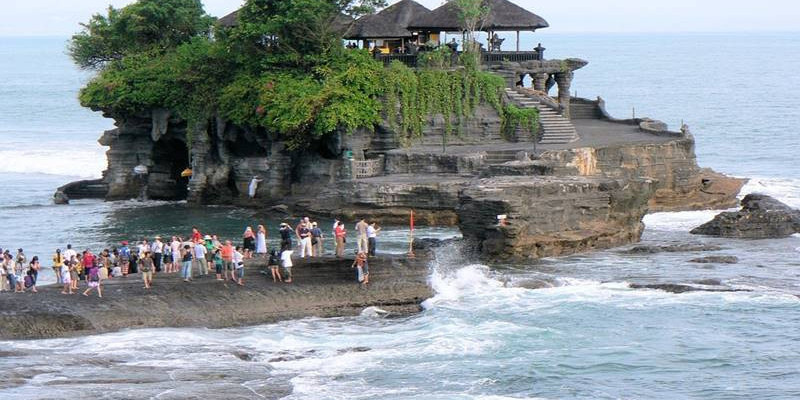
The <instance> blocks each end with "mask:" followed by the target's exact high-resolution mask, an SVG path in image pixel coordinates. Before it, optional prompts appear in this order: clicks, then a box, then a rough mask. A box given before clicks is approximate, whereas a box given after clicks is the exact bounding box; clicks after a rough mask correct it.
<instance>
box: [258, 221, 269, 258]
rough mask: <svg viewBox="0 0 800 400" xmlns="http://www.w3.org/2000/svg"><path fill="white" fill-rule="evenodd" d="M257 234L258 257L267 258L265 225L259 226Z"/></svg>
mask: <svg viewBox="0 0 800 400" xmlns="http://www.w3.org/2000/svg"><path fill="white" fill-rule="evenodd" d="M257 230H258V232H256V255H258V256H259V257H262V258H263V257H266V256H267V229H266V228H264V225H259V226H258V228H257Z"/></svg>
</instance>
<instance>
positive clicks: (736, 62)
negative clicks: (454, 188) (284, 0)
mask: <svg viewBox="0 0 800 400" xmlns="http://www.w3.org/2000/svg"><path fill="white" fill-rule="evenodd" d="M66 40H67V38H0V77H1V78H2V80H0V143H2V146H0V247H2V248H10V249H17V248H20V247H21V248H24V249H25V251H26V253H27V254H28V257H31V256H33V255H39V256H40V257H41V258H42V259H44V260H45V262H44V265H45V266H49V261H48V260H49V258H50V257H51V256H52V253H53V251H54V250H55V249H56V248H63V247H64V246H65V245H66V244H67V243H71V244H73V246H74V247H76V248H78V249H83V248H92V249H101V248H104V247H110V246H113V245H114V244H116V243H118V242H119V241H120V240H123V239H129V240H135V239H138V238H140V237H152V236H154V235H156V234H161V235H165V234H172V233H175V232H180V233H188V231H189V229H190V227H191V226H192V225H198V226H200V227H201V228H203V230H204V231H215V232H217V233H219V234H220V235H222V236H224V237H238V236H239V235H241V232H242V231H243V229H244V227H245V226H247V225H256V224H259V223H268V224H269V225H270V226H271V227H272V229H274V228H275V225H276V222H278V221H271V220H268V219H266V218H265V217H264V216H260V215H258V214H257V213H254V212H253V211H251V210H243V209H237V208H231V207H193V206H190V205H187V204H185V203H180V202H179V203H167V202H137V201H122V202H110V203H106V202H101V201H93V200H82V201H76V202H73V204H71V205H69V206H56V205H54V204H52V199H51V197H52V194H53V192H54V191H55V189H56V188H57V187H58V186H60V185H62V184H65V183H67V182H70V181H72V180H76V179H82V178H94V177H99V176H100V174H101V172H102V170H103V169H104V168H105V166H106V161H105V157H104V151H105V149H104V148H103V147H101V146H100V145H99V144H98V143H97V139H98V138H99V136H100V135H101V134H102V131H103V130H106V129H110V128H112V127H113V121H110V120H107V119H104V118H103V117H102V116H101V115H100V114H98V113H93V112H91V111H90V110H86V109H83V108H81V107H80V105H79V104H78V101H77V99H76V98H77V92H78V90H79V88H80V87H81V86H82V85H83V84H84V83H85V82H86V81H87V80H88V79H89V78H90V77H91V74H90V73H87V72H83V71H79V70H77V69H76V68H75V67H73V66H72V64H71V63H70V61H69V59H68V57H67V56H66V54H65V44H66ZM538 42H542V45H543V46H544V47H546V48H547V51H546V53H545V54H546V56H547V57H548V58H564V57H578V58H583V59H586V60H588V61H589V62H590V64H589V65H588V66H587V67H586V68H584V69H582V70H579V71H577V73H576V76H575V80H574V83H573V90H574V91H576V92H577V94H578V95H579V96H581V97H588V98H594V97H596V96H602V97H603V98H604V99H605V100H606V102H607V105H608V108H609V110H610V111H611V113H612V114H613V115H615V116H617V117H620V118H625V117H629V116H631V115H633V114H634V113H635V115H636V116H649V117H652V118H656V119H660V120H663V121H665V122H667V123H669V124H670V125H671V126H672V127H673V128H677V127H679V126H680V123H681V122H686V123H687V124H688V125H689V126H690V128H691V130H692V133H693V134H694V136H695V138H696V140H697V156H698V161H699V163H700V165H701V166H704V167H711V168H714V169H715V170H717V171H719V172H723V173H727V174H730V175H734V176H741V177H748V178H750V182H749V183H748V184H747V185H746V187H745V189H744V191H743V194H746V193H750V192H762V193H767V194H770V195H772V196H775V197H777V198H778V199H780V200H782V201H784V202H786V203H787V204H789V205H792V206H794V207H800V175H799V174H798V172H797V171H798V170H797V169H796V168H797V167H796V166H795V164H794V163H795V162H796V161H795V160H796V156H797V154H798V153H800V140H798V138H797V127H798V126H800V107H798V105H800V92H798V90H797V89H798V88H800V74H797V73H796V67H797V65H800V35H798V34H796V33H781V34H768V33H763V34H575V35H559V34H547V33H543V34H538V33H537V34H536V35H535V36H533V37H530V38H526V41H524V42H523V47H524V48H528V47H533V46H535V43H538ZM717 212H718V211H697V212H680V213H658V214H651V215H648V216H647V217H646V218H645V224H646V226H647V227H646V230H645V233H644V237H643V240H642V244H644V245H654V246H661V245H673V244H678V245H680V244H687V243H693V244H709V245H718V246H720V247H721V248H722V250H719V251H714V252H702V253H701V252H682V253H681V252H679V253H669V252H662V253H654V254H630V253H627V252H625V251H624V249H612V250H606V251H598V252H593V253H588V254H583V255H577V256H572V257H565V258H552V259H544V260H540V261H537V262H531V263H529V264H528V265H484V264H481V263H480V262H478V261H477V260H473V259H469V258H467V257H464V256H463V255H461V254H462V252H460V251H459V250H460V249H459V248H458V247H455V245H454V246H450V247H446V248H444V249H441V250H439V251H438V253H437V257H436V261H435V262H433V263H432V265H431V275H430V282H431V284H432V286H433V288H434V290H435V295H434V297H433V298H431V299H428V300H427V301H426V302H425V303H424V309H425V310H424V312H422V313H420V314H419V315H415V316H411V317H403V318H376V317H374V316H372V314H371V313H369V312H365V313H364V314H363V315H362V316H359V317H350V318H332V319H315V318H309V319H303V320H298V321H286V322H282V323H277V324H269V325H261V326H254V327H243V328H236V329H222V330H209V329H144V330H128V331H122V332H117V333H111V334H104V335H92V336H85V337H77V338H69V339H53V340H29V341H4V342H0V398H2V399H52V398H74V399H83V398H86V399H90V398H91V399H93V398H113V399H117V398H159V399H170V398H174V399H180V398H192V397H202V398H220V399H222V398H276V397H278V398H286V399H492V400H499V399H523V398H526V399H528V398H535V399H693V398H702V399H731V398H748V399H796V398H798V397H800V374H798V369H797V366H798V362H797V360H798V358H799V357H800V329H798V328H800V298H798V295H800V237H798V236H794V237H790V238H786V239H780V240H730V239H716V238H706V237H697V236H693V235H690V234H689V233H688V231H689V230H690V229H691V228H693V227H695V226H697V225H699V224H701V223H703V222H705V221H707V220H710V219H711V218H712V217H713V216H714V215H715V214H716V213H717ZM328 222H329V221H321V223H322V224H323V225H325V226H327V225H329V224H328ZM418 235H420V236H426V237H433V238H446V237H454V236H458V235H459V233H458V232H457V231H456V230H454V229H451V228H436V227H433V228H423V229H420V231H419V232H418ZM271 236H272V237H275V236H276V235H275V234H274V231H273V234H272V235H271ZM405 240H406V232H405V230H404V229H403V227H389V228H388V229H387V230H386V231H385V232H383V235H382V237H381V246H382V247H381V249H382V250H383V251H387V252H397V253H399V252H402V251H403V248H404V246H405V244H404V241H405ZM706 255H732V256H737V257H738V258H739V260H740V261H739V263H738V264H730V265H716V264H696V263H691V262H689V260H690V259H692V258H696V257H701V256H706ZM48 274H49V271H47V269H45V275H44V277H43V280H44V281H48V280H49V281H52V277H51V276H50V275H48ZM532 282H533V283H535V284H536V286H545V288H541V289H527V288H526V287H530V286H531V283H532ZM697 282H705V283H708V282H718V283H720V284H721V285H722V286H725V287H727V288H729V289H736V290H740V291H735V292H734V291H731V292H705V291H701V292H692V293H684V294H672V293H667V292H662V291H657V290H641V289H631V288H630V287H629V284H631V283H637V284H652V283H676V284H696V283H697ZM25 296H33V295H30V294H26V295H25ZM67 301H68V300H67ZM2 308H3V304H2V302H0V312H2ZM353 349H358V350H357V351H354V350H353ZM240 352H246V353H248V354H251V355H252V360H250V361H244V360H242V359H240V358H239V357H237V356H236V354H237V353H240Z"/></svg>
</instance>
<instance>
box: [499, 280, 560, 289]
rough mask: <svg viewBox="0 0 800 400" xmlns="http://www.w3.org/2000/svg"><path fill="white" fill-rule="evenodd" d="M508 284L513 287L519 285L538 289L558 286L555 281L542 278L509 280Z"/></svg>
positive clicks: (524, 287)
mask: <svg viewBox="0 0 800 400" xmlns="http://www.w3.org/2000/svg"><path fill="white" fill-rule="evenodd" d="M507 286H511V287H519V288H523V289H531V290H538V289H548V288H552V287H556V285H555V284H554V283H553V282H548V281H546V280H542V279H525V280H521V281H517V282H509V284H508V285H507Z"/></svg>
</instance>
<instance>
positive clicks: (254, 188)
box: [247, 176, 262, 199]
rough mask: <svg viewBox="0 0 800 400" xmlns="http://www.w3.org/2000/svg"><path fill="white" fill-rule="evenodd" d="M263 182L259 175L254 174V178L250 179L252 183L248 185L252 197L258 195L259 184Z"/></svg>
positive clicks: (248, 191) (248, 193)
mask: <svg viewBox="0 0 800 400" xmlns="http://www.w3.org/2000/svg"><path fill="white" fill-rule="evenodd" d="M261 182H262V180H261V179H259V178H258V176H254V177H253V179H250V184H249V185H248V186H247V195H248V196H250V198H251V199H253V198H255V197H256V191H257V190H258V184H259V183H261Z"/></svg>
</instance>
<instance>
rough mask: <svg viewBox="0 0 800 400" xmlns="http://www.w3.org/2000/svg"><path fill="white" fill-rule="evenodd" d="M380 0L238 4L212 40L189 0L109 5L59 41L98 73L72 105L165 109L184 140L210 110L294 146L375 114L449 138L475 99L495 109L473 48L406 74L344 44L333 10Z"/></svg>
mask: <svg viewBox="0 0 800 400" xmlns="http://www.w3.org/2000/svg"><path fill="white" fill-rule="evenodd" d="M383 3H384V0H360V1H357V0H333V1H331V0H249V1H247V3H246V4H245V6H244V7H243V8H242V9H241V11H240V14H239V23H238V25H237V26H235V27H232V28H223V27H217V28H216V30H215V31H214V34H213V35H209V34H208V33H209V32H208V29H207V26H209V25H210V24H209V23H208V21H209V17H208V16H206V14H205V13H204V12H203V10H202V7H201V4H200V1H199V0H161V1H155V0H139V1H137V2H136V3H133V4H131V5H129V6H127V7H124V8H122V9H114V8H109V9H108V15H106V16H100V15H95V16H94V17H92V19H91V20H90V22H89V23H88V24H87V25H86V29H85V30H84V32H82V33H80V34H77V35H75V36H74V37H73V40H72V43H71V45H70V51H71V54H72V56H73V59H74V60H75V62H76V63H77V64H78V65H81V66H83V67H86V68H98V69H99V73H98V75H97V76H96V77H95V78H94V79H93V80H92V81H90V82H89V83H88V84H87V86H86V87H85V88H84V89H83V90H82V91H81V93H80V101H81V104H82V105H84V106H86V107H90V108H93V109H101V110H104V111H107V112H111V113H114V114H117V115H126V114H143V113H148V112H150V111H151V110H155V109H169V110H171V111H172V112H173V115H176V116H178V117H180V118H182V119H183V120H185V121H186V122H187V124H188V128H189V129H187V135H189V136H187V146H191V136H190V135H191V134H192V133H193V132H195V131H201V130H203V129H207V127H208V126H210V123H209V122H210V121H211V120H212V118H215V117H216V118H222V119H224V120H227V121H230V122H232V123H234V124H236V125H239V126H242V127H247V128H251V129H254V130H255V131H257V132H261V133H262V134H269V135H271V136H272V137H274V138H279V139H281V140H284V141H285V142H286V144H287V147H288V148H290V149H300V148H303V147H306V146H308V145H310V144H311V143H312V142H314V141H315V140H319V139H320V138H322V137H324V136H325V135H329V134H333V133H339V132H343V133H347V132H352V131H354V130H355V129H359V128H366V129H372V128H373V127H374V126H375V125H377V124H379V123H381V121H382V120H384V119H388V120H389V123H390V124H391V125H392V126H393V127H395V128H396V130H397V131H398V132H399V135H400V136H401V138H400V139H401V141H402V142H403V143H405V144H410V143H411V141H412V140H413V139H414V138H416V137H419V136H420V135H422V130H423V127H424V126H425V124H426V123H427V121H428V120H429V119H430V118H431V117H432V116H435V115H441V116H443V117H444V120H445V125H446V127H445V131H446V134H447V135H449V134H450V133H452V132H458V131H459V130H460V128H461V127H462V126H463V125H464V122H465V120H466V119H467V118H469V116H471V115H472V114H473V112H474V110H475V107H476V106H477V105H478V104H480V103H486V104H490V105H491V106H492V107H494V108H495V109H496V110H497V111H498V113H501V114H503V105H502V104H501V93H502V89H503V87H504V81H503V79H502V78H500V77H498V76H496V75H493V74H490V73H486V72H481V71H479V69H478V67H477V62H476V61H475V57H474V54H471V53H465V54H462V55H461V56H460V57H459V59H458V60H457V61H454V56H453V54H452V52H451V51H450V50H449V48H447V47H446V46H443V47H442V48H441V50H438V51H434V52H430V53H429V54H428V55H427V56H426V57H428V59H427V60H423V61H422V64H423V65H425V67H423V68H421V69H418V70H412V69H410V68H408V67H406V66H405V65H403V64H400V63H395V64H392V65H391V66H390V67H388V68H384V67H383V64H382V63H380V62H378V61H376V60H375V59H374V58H372V57H371V56H370V55H369V54H368V53H367V52H366V51H365V50H350V49H344V47H343V46H342V41H341V30H342V29H343V28H342V27H343V26H346V25H347V23H348V22H347V19H346V17H343V13H348V14H350V15H358V14H359V13H363V12H368V11H369V10H372V9H374V7H375V6H377V5H381V4H383ZM169 13H173V14H174V15H175V16H176V17H175V18H168V17H166V16H167V15H169ZM343 18H344V19H343ZM203 27H206V28H203ZM139 33H141V35H142V36H141V37H139V36H137V35H138V34H139ZM132 35H133V36H137V37H135V38H133V37H132ZM459 63H460V64H461V66H458V67H455V68H453V65H452V64H459ZM503 115H505V114H503ZM514 115H516V114H514ZM512 117H513V118H516V117H515V116H513V115H512ZM516 120H517V119H515V121H516ZM520 121H522V120H520ZM523 122H524V121H523Z"/></svg>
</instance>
